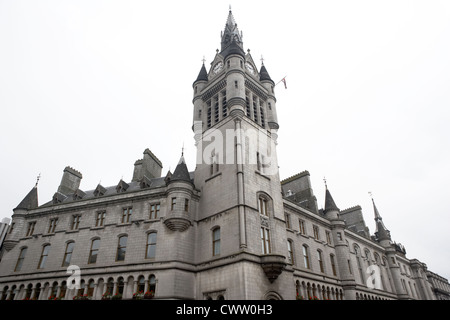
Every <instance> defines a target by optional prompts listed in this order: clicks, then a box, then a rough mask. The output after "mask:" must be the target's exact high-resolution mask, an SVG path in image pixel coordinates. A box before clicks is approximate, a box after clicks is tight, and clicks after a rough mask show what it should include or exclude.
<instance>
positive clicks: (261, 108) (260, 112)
mask: <svg viewBox="0 0 450 320" xmlns="http://www.w3.org/2000/svg"><path fill="white" fill-rule="evenodd" d="M259 114H260V117H261V126H262V127H263V128H265V127H266V125H265V122H264V111H263V107H259Z"/></svg>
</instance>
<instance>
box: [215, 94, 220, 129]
mask: <svg viewBox="0 0 450 320" xmlns="http://www.w3.org/2000/svg"><path fill="white" fill-rule="evenodd" d="M217 122H219V98H218V97H217V96H216V97H215V98H214V123H217Z"/></svg>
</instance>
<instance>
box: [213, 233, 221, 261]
mask: <svg viewBox="0 0 450 320" xmlns="http://www.w3.org/2000/svg"><path fill="white" fill-rule="evenodd" d="M212 235H213V237H212V239H213V240H212V249H213V256H217V255H219V254H220V227H216V228H215V229H214V230H213V232H212Z"/></svg>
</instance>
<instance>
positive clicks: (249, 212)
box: [193, 10, 287, 298]
mask: <svg viewBox="0 0 450 320" xmlns="http://www.w3.org/2000/svg"><path fill="white" fill-rule="evenodd" d="M242 39H243V35H242V32H240V31H239V29H238V26H237V23H236V22H235V19H234V17H233V14H232V12H231V10H230V11H229V14H228V18H227V21H226V24H225V29H224V31H223V32H222V33H221V50H220V52H219V50H217V52H216V55H215V57H214V59H213V61H212V62H211V65H210V67H209V68H208V69H209V70H208V69H207V68H206V66H205V64H204V63H203V65H202V67H201V69H200V72H199V74H198V77H197V79H196V80H195V81H194V83H193V89H194V98H193V104H194V112H193V131H194V138H195V143H196V147H197V166H196V169H195V175H194V184H195V186H196V188H198V189H200V191H201V199H200V201H199V208H198V210H197V214H198V216H197V219H198V220H199V221H204V222H205V223H204V228H205V230H204V232H199V235H200V236H199V237H200V238H202V237H206V238H207V237H208V236H209V233H210V232H209V231H208V230H209V229H211V230H213V229H214V228H220V232H221V233H220V234H221V238H220V239H221V240H220V243H221V251H220V256H226V255H229V254H236V253H237V252H239V253H240V254H241V255H242V254H244V255H245V254H250V255H251V256H252V259H254V260H255V261H254V262H255V263H256V264H255V263H253V264H252V265H251V267H250V269H248V268H244V269H242V272H244V273H245V272H249V271H250V270H252V271H251V272H255V271H254V270H253V269H252V267H254V266H255V265H258V272H264V273H265V275H266V277H267V279H268V282H270V283H271V282H273V281H274V280H275V279H276V278H277V277H278V275H279V274H280V273H281V270H282V268H283V267H284V265H285V259H286V258H285V257H286V256H287V246H286V235H285V234H286V232H285V221H284V213H283V200H282V194H281V184H280V179H279V173H278V162H277V155H276V144H277V142H276V141H277V130H278V127H279V126H278V120H277V113H276V98H275V93H274V87H275V84H274V82H273V80H272V79H271V77H270V76H269V73H268V72H267V69H266V67H265V66H264V65H261V68H260V69H259V71H258V68H257V66H256V64H255V62H254V60H253V58H252V56H251V54H250V50H248V51H247V53H246V52H245V51H244V47H243V40H242ZM206 221H209V222H210V223H209V224H207V223H206ZM206 238H205V239H204V240H205V241H207V239H206ZM198 254H199V255H200V261H201V260H203V259H202V257H203V258H204V259H208V257H209V252H206V253H202V252H199V253H198ZM241 257H243V256H241ZM261 267H262V268H261ZM243 298H251V297H248V296H247V297H243Z"/></svg>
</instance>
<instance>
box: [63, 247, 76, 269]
mask: <svg viewBox="0 0 450 320" xmlns="http://www.w3.org/2000/svg"><path fill="white" fill-rule="evenodd" d="M74 246H75V242H73V241H71V242H69V243H68V244H67V245H66V252H65V253H64V259H63V263H62V266H63V267H67V266H69V265H70V260H71V259H72V252H73V247H74Z"/></svg>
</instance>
